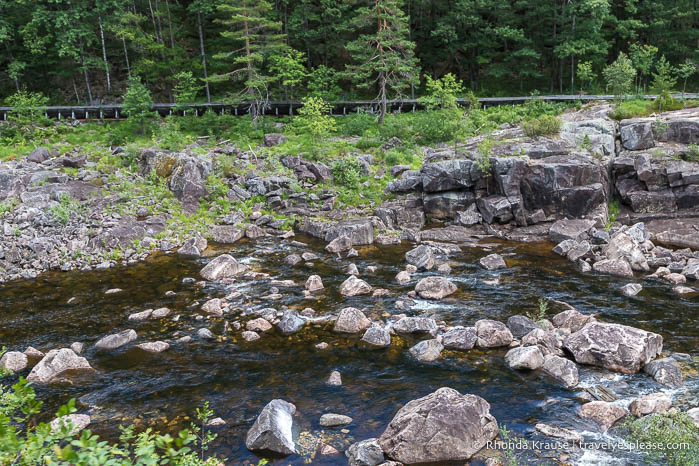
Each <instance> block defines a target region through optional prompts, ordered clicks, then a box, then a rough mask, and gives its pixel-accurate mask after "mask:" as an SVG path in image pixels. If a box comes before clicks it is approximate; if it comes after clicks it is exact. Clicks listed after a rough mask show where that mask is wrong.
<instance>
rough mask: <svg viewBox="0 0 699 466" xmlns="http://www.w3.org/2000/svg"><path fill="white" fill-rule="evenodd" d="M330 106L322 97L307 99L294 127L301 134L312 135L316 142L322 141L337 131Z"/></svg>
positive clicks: (304, 100)
mask: <svg viewBox="0 0 699 466" xmlns="http://www.w3.org/2000/svg"><path fill="white" fill-rule="evenodd" d="M330 110H331V107H330V104H328V103H327V102H326V101H325V100H323V99H322V98H320V97H306V98H304V99H303V107H301V109H299V116H298V117H297V118H296V119H295V120H294V125H295V126H296V128H297V129H298V130H299V131H300V132H305V133H308V134H310V135H311V137H312V138H313V140H314V141H316V142H317V141H319V140H322V139H323V138H325V137H327V136H329V135H330V133H332V132H333V131H335V129H336V125H335V119H334V118H333V117H331V116H330Z"/></svg>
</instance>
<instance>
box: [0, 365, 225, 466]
mask: <svg viewBox="0 0 699 466" xmlns="http://www.w3.org/2000/svg"><path fill="white" fill-rule="evenodd" d="M41 406H42V403H41V402H40V401H38V400H37V399H36V394H35V392H34V389H33V388H32V387H31V384H29V383H28V382H27V381H26V380H25V379H24V378H20V380H19V382H18V383H16V384H15V385H13V386H12V387H10V388H8V387H6V386H5V385H0V464H3V465H5V464H8V465H9V464H13V465H14V464H16V465H95V466H97V465H99V466H102V465H139V466H140V465H144V466H145V465H155V464H161V465H165V464H169V465H178V466H197V465H207V466H213V465H219V464H222V461H221V460H219V459H217V458H215V457H209V458H205V452H206V450H207V449H208V446H209V444H210V443H211V442H212V441H213V440H214V439H215V438H216V435H215V434H213V433H211V432H208V431H206V430H205V426H206V422H207V421H208V419H209V418H210V417H211V415H212V412H211V410H210V409H209V407H208V404H205V405H204V408H203V409H201V410H197V419H198V421H199V422H200V423H201V426H195V425H194V424H193V425H192V427H191V428H190V429H184V430H181V431H180V432H179V433H178V434H177V435H176V436H175V437H172V436H170V435H169V434H164V435H163V434H160V433H158V432H155V431H153V430H152V429H146V430H145V431H143V432H141V433H138V434H137V433H135V428H134V426H129V427H121V431H122V434H121V436H120V439H119V442H118V443H114V444H112V443H109V442H107V441H103V440H100V438H99V436H97V435H95V434H93V433H92V432H90V431H89V430H87V429H86V430H83V431H82V432H80V433H78V432H74V430H75V428H74V426H73V424H72V422H70V421H69V420H66V421H64V420H61V422H59V427H58V428H52V427H51V426H50V425H49V424H46V423H38V424H37V423H35V422H34V418H35V416H36V415H37V414H39V412H40V410H41ZM75 412H76V408H75V400H74V399H71V400H70V401H69V402H68V403H67V404H65V405H63V406H61V407H60V408H59V409H58V412H57V413H56V417H58V418H61V417H63V416H67V415H70V414H73V413H75ZM197 450H198V451H197Z"/></svg>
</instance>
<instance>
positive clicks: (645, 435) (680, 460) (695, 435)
mask: <svg viewBox="0 0 699 466" xmlns="http://www.w3.org/2000/svg"><path fill="white" fill-rule="evenodd" d="M625 426H626V427H627V428H628V429H629V433H630V435H631V437H632V438H633V439H634V440H636V441H638V442H639V443H659V444H662V445H663V446H664V447H666V448H657V449H649V450H646V451H647V452H648V454H649V455H650V456H651V457H653V458H654V459H656V460H664V462H663V464H669V465H672V466H694V465H696V464H697V458H699V428H697V426H696V425H695V424H694V421H693V420H692V418H691V417H689V415H688V414H687V413H667V414H652V415H650V416H645V417H642V418H640V419H634V420H630V421H627V422H626V424H625ZM672 444H674V445H673V446H674V447H675V448H667V447H668V445H672ZM677 445H682V446H683V448H677Z"/></svg>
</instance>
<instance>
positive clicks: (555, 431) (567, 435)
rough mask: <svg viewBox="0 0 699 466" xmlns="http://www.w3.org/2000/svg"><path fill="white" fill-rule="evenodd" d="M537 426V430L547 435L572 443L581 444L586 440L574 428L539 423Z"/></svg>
mask: <svg viewBox="0 0 699 466" xmlns="http://www.w3.org/2000/svg"><path fill="white" fill-rule="evenodd" d="M535 428H536V430H537V431H539V432H541V433H542V434H544V435H546V436H547V437H553V438H557V439H561V440H563V441H565V442H568V443H571V444H580V443H582V441H583V440H584V438H583V436H582V435H580V434H579V433H577V432H576V431H574V430H572V429H566V428H565V427H559V426H554V425H552V424H544V423H539V424H537V425H536V426H535Z"/></svg>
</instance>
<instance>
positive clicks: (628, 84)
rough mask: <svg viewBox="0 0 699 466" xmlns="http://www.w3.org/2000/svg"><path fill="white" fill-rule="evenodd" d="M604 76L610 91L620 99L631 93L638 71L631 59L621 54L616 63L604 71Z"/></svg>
mask: <svg viewBox="0 0 699 466" xmlns="http://www.w3.org/2000/svg"><path fill="white" fill-rule="evenodd" d="M602 76H604V80H605V82H606V83H607V87H608V88H609V90H610V91H611V92H612V94H614V95H615V96H616V97H617V98H618V99H619V98H621V97H623V96H625V95H627V94H628V93H629V92H631V89H632V88H633V82H634V79H635V78H636V70H635V69H634V67H633V64H632V63H631V60H630V59H629V57H627V56H626V54H625V53H624V52H620V53H619V56H618V57H617V59H616V61H615V62H614V63H612V64H611V65H609V66H607V67H606V68H604V70H602Z"/></svg>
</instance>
